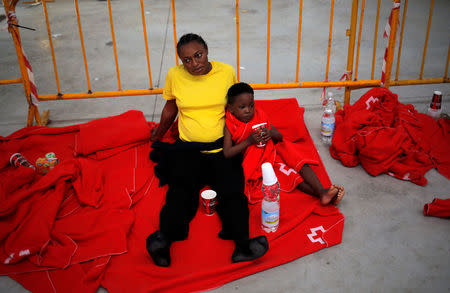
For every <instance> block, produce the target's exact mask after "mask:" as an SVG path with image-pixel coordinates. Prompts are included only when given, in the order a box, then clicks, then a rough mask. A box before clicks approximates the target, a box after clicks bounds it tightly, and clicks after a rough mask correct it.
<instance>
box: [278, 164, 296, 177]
mask: <svg viewBox="0 0 450 293" xmlns="http://www.w3.org/2000/svg"><path fill="white" fill-rule="evenodd" d="M278 164H279V165H280V171H281V172H282V173H284V174H286V176H289V175H290V174H291V173H294V174H295V170H294V169H292V168H289V169H288V167H287V166H286V165H285V164H283V163H278Z"/></svg>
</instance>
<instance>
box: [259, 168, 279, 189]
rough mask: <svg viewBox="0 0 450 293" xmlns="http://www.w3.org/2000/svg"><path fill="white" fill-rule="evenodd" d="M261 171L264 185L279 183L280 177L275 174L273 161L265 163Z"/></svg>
mask: <svg viewBox="0 0 450 293" xmlns="http://www.w3.org/2000/svg"><path fill="white" fill-rule="evenodd" d="M261 171H262V177H263V184H264V185H273V184H275V183H277V181H278V179H277V176H276V175H275V171H273V167H272V164H271V163H263V164H262V165H261Z"/></svg>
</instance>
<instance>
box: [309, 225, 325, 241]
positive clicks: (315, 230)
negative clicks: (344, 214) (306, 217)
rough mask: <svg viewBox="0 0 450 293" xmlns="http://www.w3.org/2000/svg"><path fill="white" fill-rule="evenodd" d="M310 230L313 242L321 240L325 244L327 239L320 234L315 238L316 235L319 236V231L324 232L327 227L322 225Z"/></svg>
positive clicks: (310, 239)
mask: <svg viewBox="0 0 450 293" xmlns="http://www.w3.org/2000/svg"><path fill="white" fill-rule="evenodd" d="M309 230H311V234H307V236H308V238H309V241H311V242H312V243H314V242H319V243H320V244H325V241H324V240H323V239H322V237H320V236H319V237H317V238H314V237H315V236H317V231H322V233H324V232H325V229H324V228H323V227H322V226H319V227H315V228H310V229H309Z"/></svg>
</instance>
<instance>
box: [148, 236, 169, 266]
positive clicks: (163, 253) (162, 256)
mask: <svg viewBox="0 0 450 293" xmlns="http://www.w3.org/2000/svg"><path fill="white" fill-rule="evenodd" d="M171 244H172V243H171V242H170V240H168V239H167V238H166V237H165V236H164V234H163V233H161V232H160V231H156V232H154V233H152V234H150V236H148V237H147V251H148V253H149V254H150V256H151V257H152V259H153V262H154V263H155V265H157V266H160V267H168V266H170V245H171Z"/></svg>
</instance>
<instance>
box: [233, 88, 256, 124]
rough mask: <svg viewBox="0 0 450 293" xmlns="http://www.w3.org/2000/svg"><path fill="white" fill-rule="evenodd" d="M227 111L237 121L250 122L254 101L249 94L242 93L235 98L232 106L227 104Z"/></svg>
mask: <svg viewBox="0 0 450 293" xmlns="http://www.w3.org/2000/svg"><path fill="white" fill-rule="evenodd" d="M228 110H229V111H230V112H231V114H233V115H234V116H235V117H236V118H237V119H238V120H239V121H241V122H244V123H247V122H249V121H250V120H252V118H253V115H255V101H254V98H253V95H252V94H250V93H242V94H240V95H238V96H236V99H235V100H234V102H233V103H232V104H228Z"/></svg>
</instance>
